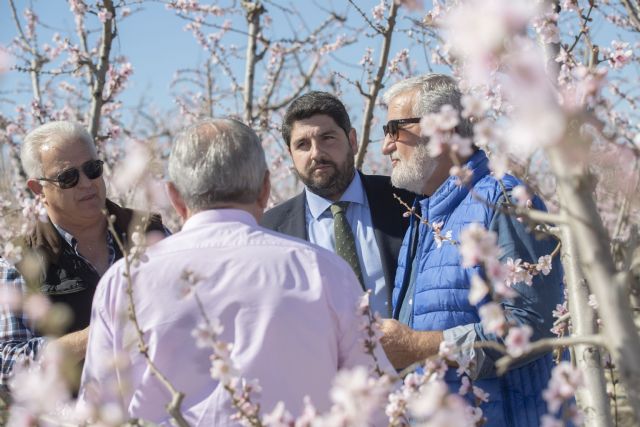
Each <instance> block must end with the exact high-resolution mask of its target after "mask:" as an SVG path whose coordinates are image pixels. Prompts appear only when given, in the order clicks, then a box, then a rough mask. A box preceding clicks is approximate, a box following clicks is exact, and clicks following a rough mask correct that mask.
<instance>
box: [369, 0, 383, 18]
mask: <svg viewBox="0 0 640 427" xmlns="http://www.w3.org/2000/svg"><path fill="white" fill-rule="evenodd" d="M386 8H387V6H386V4H385V2H384V0H381V1H380V3H379V4H378V5H377V6H374V8H373V9H372V10H371V15H373V19H374V20H375V21H376V22H380V21H381V20H383V19H384V12H385V10H386Z"/></svg>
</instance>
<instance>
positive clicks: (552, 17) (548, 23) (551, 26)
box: [532, 13, 560, 44]
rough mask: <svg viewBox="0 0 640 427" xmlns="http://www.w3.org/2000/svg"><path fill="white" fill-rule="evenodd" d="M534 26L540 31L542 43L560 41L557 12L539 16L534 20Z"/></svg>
mask: <svg viewBox="0 0 640 427" xmlns="http://www.w3.org/2000/svg"><path fill="white" fill-rule="evenodd" d="M532 26H533V28H535V30H536V32H537V33H538V36H539V37H540V40H541V41H542V43H545V44H549V43H559V42H560V31H559V29H558V14H557V13H547V14H545V15H543V16H539V17H537V18H536V19H534V20H533V21H532Z"/></svg>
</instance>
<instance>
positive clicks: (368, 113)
mask: <svg viewBox="0 0 640 427" xmlns="http://www.w3.org/2000/svg"><path fill="white" fill-rule="evenodd" d="M349 1H351V0H349ZM398 7H399V6H398V4H397V3H396V2H395V1H393V2H391V9H390V10H389V18H388V21H387V28H386V29H385V31H384V33H383V35H384V39H383V42H382V52H381V53H380V61H379V63H378V71H377V73H376V77H375V79H374V80H373V82H371V85H370V86H369V97H368V98H367V104H366V106H365V113H364V122H363V123H362V132H361V137H360V138H361V139H360V145H359V147H358V154H357V155H356V162H355V163H356V164H355V166H356V169H362V164H363V163H364V156H365V154H367V147H368V146H369V141H370V138H369V135H370V133H371V121H372V120H373V110H374V109H375V107H376V101H377V100H378V93H379V92H380V88H382V79H383V78H384V75H385V72H386V70H387V62H388V61H389V50H390V49H391V38H392V36H393V29H394V27H395V25H396V16H397V14H398Z"/></svg>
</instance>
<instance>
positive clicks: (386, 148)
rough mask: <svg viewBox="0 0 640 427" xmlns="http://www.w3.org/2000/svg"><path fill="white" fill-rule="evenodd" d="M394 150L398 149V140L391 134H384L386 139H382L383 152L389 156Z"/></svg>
mask: <svg viewBox="0 0 640 427" xmlns="http://www.w3.org/2000/svg"><path fill="white" fill-rule="evenodd" d="M394 151H396V141H395V140H394V139H393V138H392V137H391V135H389V134H387V135H385V136H384V141H382V154H384V155H386V156H388V155H389V154H391V153H393V152H394Z"/></svg>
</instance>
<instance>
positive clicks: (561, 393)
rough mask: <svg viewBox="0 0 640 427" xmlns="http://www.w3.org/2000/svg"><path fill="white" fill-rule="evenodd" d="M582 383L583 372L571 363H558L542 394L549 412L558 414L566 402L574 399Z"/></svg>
mask: <svg viewBox="0 0 640 427" xmlns="http://www.w3.org/2000/svg"><path fill="white" fill-rule="evenodd" d="M582 383H583V380H582V372H581V371H580V370H579V369H578V368H576V367H575V366H573V365H572V364H571V363H570V362H566V361H562V362H560V363H558V365H557V366H556V367H554V368H553V371H551V380H549V383H548V384H547V388H546V390H544V392H543V393H542V398H543V399H544V400H545V401H546V402H547V407H548V409H549V412H550V413H555V412H557V411H558V409H560V406H561V405H562V404H563V403H564V402H565V401H566V400H568V399H572V398H573V397H574V396H575V393H576V390H577V389H578V387H580V386H582Z"/></svg>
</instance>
